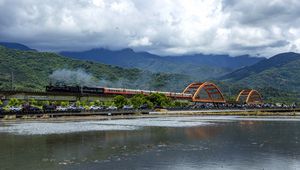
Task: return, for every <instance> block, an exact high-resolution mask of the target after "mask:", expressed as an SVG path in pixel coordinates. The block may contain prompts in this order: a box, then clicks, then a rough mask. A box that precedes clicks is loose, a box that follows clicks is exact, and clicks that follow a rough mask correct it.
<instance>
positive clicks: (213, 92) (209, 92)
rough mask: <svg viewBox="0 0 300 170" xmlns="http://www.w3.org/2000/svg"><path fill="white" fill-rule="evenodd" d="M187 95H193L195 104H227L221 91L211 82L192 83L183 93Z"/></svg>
mask: <svg viewBox="0 0 300 170" xmlns="http://www.w3.org/2000/svg"><path fill="white" fill-rule="evenodd" d="M183 93H185V94H192V101H193V102H203V103H225V102H226V101H225V99H224V96H223V94H222V92H221V90H220V89H219V88H218V87H217V86H216V85H215V84H214V83H210V82H204V83H203V82H202V83H191V84H190V85H188V86H187V87H186V88H185V90H184V91H183Z"/></svg>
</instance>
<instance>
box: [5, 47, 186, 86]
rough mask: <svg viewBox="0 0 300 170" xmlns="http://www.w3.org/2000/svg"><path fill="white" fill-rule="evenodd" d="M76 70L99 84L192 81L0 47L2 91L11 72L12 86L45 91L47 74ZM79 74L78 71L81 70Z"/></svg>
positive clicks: (46, 53) (171, 83) (9, 78)
mask: <svg viewBox="0 0 300 170" xmlns="http://www.w3.org/2000/svg"><path fill="white" fill-rule="evenodd" d="M77 69H80V70H82V74H83V76H85V75H87V76H86V77H83V78H85V79H86V78H87V77H89V76H91V77H92V79H93V83H94V84H93V85H98V86H110V87H124V88H139V89H151V90H168V91H169V90H172V91H182V90H183V88H184V87H185V86H186V85H187V83H188V82H190V81H191V80H190V79H189V77H188V76H186V75H181V74H166V73H155V74H153V73H151V72H147V71H142V70H138V69H124V68H121V67H117V66H110V65H105V64H100V63H95V62H91V61H80V60H74V59H71V58H67V57H63V56H60V55H57V54H55V53H48V52H37V51H21V50H13V49H8V48H5V47H3V46H0V89H1V90H10V89H11V88H10V82H11V77H12V73H13V79H14V81H13V82H14V88H15V89H18V90H44V89H45V86H46V85H48V84H49V76H50V75H51V74H52V73H53V72H54V71H58V72H59V71H64V73H68V74H69V72H70V71H74V70H77ZM65 70H70V71H69V72H68V71H67V72H66V71H65ZM76 74H77V73H76ZM78 74H81V71H80V72H78ZM61 76H62V78H65V77H64V76H68V75H67V74H61ZM85 79H84V80H85ZM77 81H78V80H77ZM79 81H80V80H79Z"/></svg>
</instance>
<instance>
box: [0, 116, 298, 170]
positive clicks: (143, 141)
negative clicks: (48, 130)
mask: <svg viewBox="0 0 300 170" xmlns="http://www.w3.org/2000/svg"><path fill="white" fill-rule="evenodd" d="M299 128H300V123H299V122H296V121H280V122H279V121H267V122H266V121H261V120H260V121H254V120H249V121H245V120H238V121H227V122H224V121H216V120H214V121H213V122H212V124H210V125H209V126H196V127H144V128H141V129H138V130H130V131H118V130H114V131H89V132H78V133H67V134H49V135H15V134H12V133H0V139H1V140H0V147H1V152H0V165H1V168H0V169H172V170H173V169H299V168H300V161H299V160H300V143H299V142H300V141H299V138H300V132H299Z"/></svg>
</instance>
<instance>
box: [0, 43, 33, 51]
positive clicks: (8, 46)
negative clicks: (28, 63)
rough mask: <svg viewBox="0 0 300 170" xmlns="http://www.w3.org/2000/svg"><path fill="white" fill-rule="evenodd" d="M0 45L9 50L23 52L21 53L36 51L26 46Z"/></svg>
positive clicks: (16, 44) (14, 44)
mask: <svg viewBox="0 0 300 170" xmlns="http://www.w3.org/2000/svg"><path fill="white" fill-rule="evenodd" d="M0 45H1V46H3V47H6V48H9V49H15V50H23V51H36V50H35V49H32V48H29V47H27V46H26V45H23V44H19V43H12V42H0Z"/></svg>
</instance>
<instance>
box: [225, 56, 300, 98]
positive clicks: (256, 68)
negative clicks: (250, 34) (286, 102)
mask: <svg viewBox="0 0 300 170" xmlns="http://www.w3.org/2000/svg"><path fill="white" fill-rule="evenodd" d="M220 80H221V81H225V82H227V83H234V84H240V85H241V86H248V87H251V88H256V89H262V90H263V91H269V93H270V94H269V95H273V96H274V94H272V93H273V92H274V91H276V89H277V91H278V93H281V95H278V97H279V96H281V97H283V96H286V98H293V99H294V100H297V101H299V100H300V99H299V98H300V95H299V94H300V54H297V53H282V54H278V55H275V56H273V57H271V58H269V59H267V60H263V61H260V62H258V63H256V64H254V65H252V66H247V67H244V68H242V69H238V70H236V71H234V72H232V73H230V74H227V75H225V76H222V77H221V78H220ZM276 93H277V92H276ZM282 93H285V95H283V94H282Z"/></svg>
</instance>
